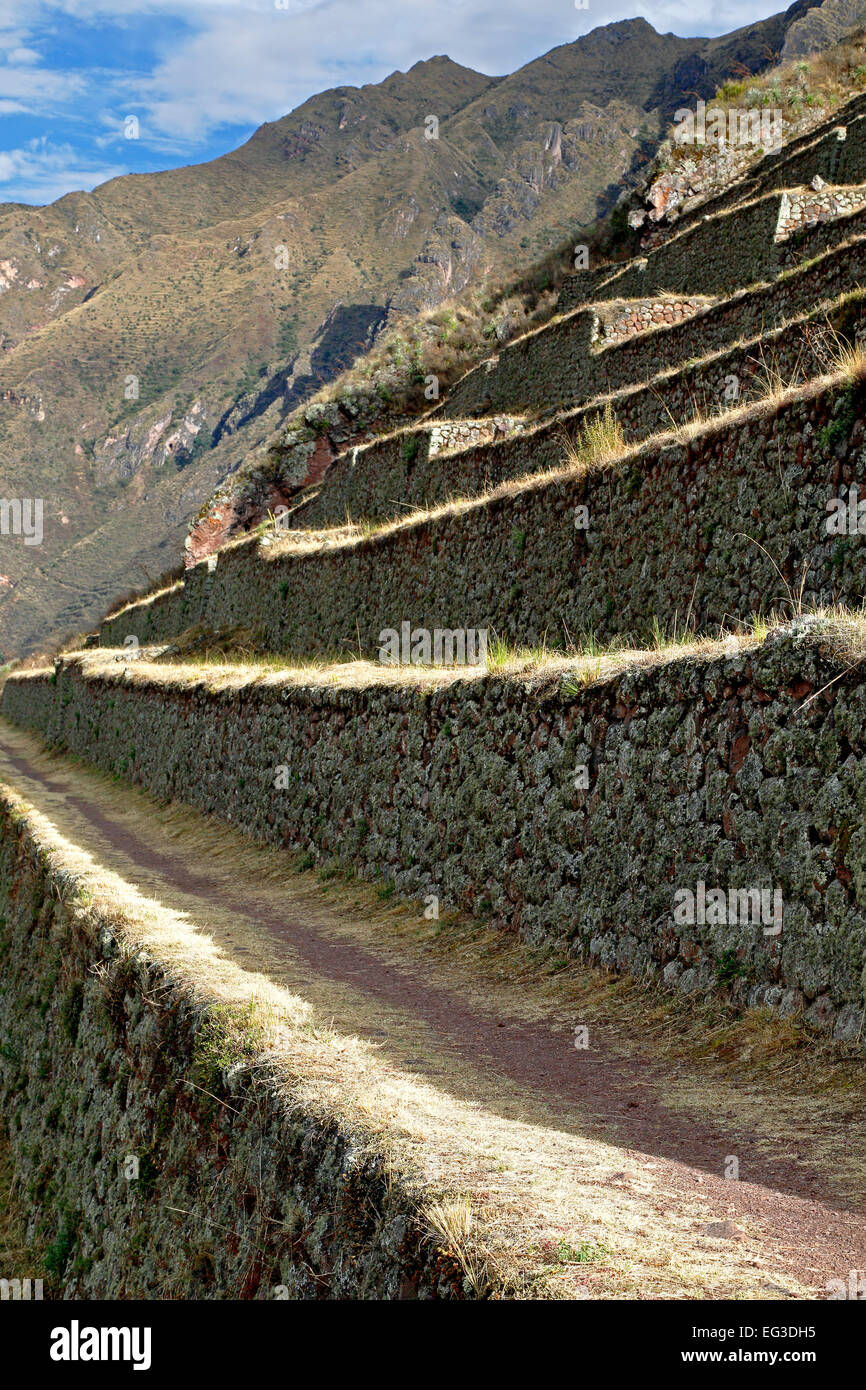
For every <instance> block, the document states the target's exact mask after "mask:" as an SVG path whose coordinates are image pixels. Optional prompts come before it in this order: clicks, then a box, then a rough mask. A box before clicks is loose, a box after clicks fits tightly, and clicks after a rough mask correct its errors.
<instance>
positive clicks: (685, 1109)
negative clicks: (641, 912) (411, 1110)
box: [0, 725, 866, 1298]
mask: <svg viewBox="0 0 866 1390" xmlns="http://www.w3.org/2000/svg"><path fill="white" fill-rule="evenodd" d="M0 774H2V776H3V779H4V781H6V782H8V783H9V784H10V785H12V786H13V787H14V788H15V789H16V790H17V791H18V792H19V793H20V794H21V795H22V796H24V797H25V798H26V799H27V800H29V801H30V802H31V803H32V804H34V805H35V806H36V807H37V809H39V810H40V811H41V812H42V813H43V814H44V815H45V816H46V817H47V818H48V819H50V820H51V821H52V823H53V824H54V825H55V826H56V827H57V828H58V830H59V831H60V832H61V833H62V834H63V835H64V837H66V838H67V839H70V840H74V842H75V843H76V844H79V845H82V846H83V847H84V848H86V849H87V850H88V852H89V853H91V854H92V855H93V857H94V858H95V859H96V860H97V861H98V862H99V863H101V864H104V865H105V866H106V867H108V868H111V869H112V870H113V871H114V872H116V873H117V874H119V875H121V877H122V878H123V879H124V880H125V881H126V882H128V883H130V884H132V885H134V886H135V887H136V888H137V889H138V890H139V891H140V892H141V893H144V894H147V895H150V896H151V897H157V898H158V900H159V901H160V902H162V903H166V904H168V905H170V906H172V907H174V908H176V909H177V910H180V911H183V912H185V913H187V914H189V915H190V916H191V917H193V919H194V920H195V921H196V922H197V923H199V924H200V925H201V927H202V929H203V930H206V931H207V932H208V933H209V934H211V935H212V936H213V937H214V939H215V940H216V941H218V943H219V945H220V946H221V948H222V949H223V950H225V951H226V952H228V953H230V954H231V955H232V956H233V957H234V958H235V959H236V960H237V961H238V962H240V963H241V964H243V965H246V966H247V968H250V967H254V968H255V969H257V970H260V971H264V972H265V973H267V974H268V975H269V977H271V978H273V979H275V980H277V981H278V982H279V983H280V984H282V985H285V986H287V987H291V988H292V989H293V990H295V991H296V992H297V993H298V994H300V995H301V996H302V997H304V998H305V999H308V1000H309V1001H310V1003H311V1004H312V1005H313V1007H314V1010H315V1012H316V1014H317V1016H318V1017H320V1018H323V1019H325V1020H327V1021H328V1022H330V1023H331V1024H332V1026H333V1027H334V1028H336V1029H339V1030H341V1031H346V1032H348V1033H350V1034H352V1035H354V1036H356V1037H361V1038H366V1039H369V1040H370V1041H371V1042H372V1043H374V1044H375V1046H376V1047H377V1049H378V1050H379V1051H380V1052H381V1054H383V1055H384V1056H386V1057H387V1058H388V1059H389V1060H390V1061H391V1062H392V1063H393V1064H394V1065H395V1066H398V1067H400V1068H401V1069H403V1070H405V1071H407V1072H408V1073H409V1074H410V1075H415V1076H417V1077H419V1078H421V1079H423V1081H424V1082H425V1083H427V1084H429V1085H432V1086H433V1087H436V1088H437V1089H438V1090H439V1091H440V1092H441V1091H442V1090H443V1089H444V1090H445V1091H446V1092H447V1094H448V1095H451V1096H454V1097H456V1098H459V1100H460V1101H461V1102H462V1103H464V1104H467V1105H469V1106H471V1107H473V1108H475V1109H476V1110H477V1108H478V1107H481V1109H482V1119H483V1115H484V1112H486V1113H487V1114H489V1116H490V1117H491V1121H492V1118H493V1117H494V1116H495V1117H496V1119H497V1121H502V1122H505V1123H511V1122H517V1123H519V1124H520V1126H522V1127H525V1126H527V1125H529V1126H532V1127H533V1128H534V1130H536V1131H537V1132H538V1134H539V1144H540V1145H541V1146H543V1144H544V1142H546V1138H547V1137H550V1136H554V1135H555V1136H556V1137H557V1142H561V1141H562V1137H563V1136H566V1137H567V1136H577V1137H579V1139H580V1141H581V1143H583V1144H586V1143H597V1144H598V1145H600V1146H602V1150H600V1152H601V1151H603V1152H604V1153H605V1155H606V1156H607V1157H606V1158H605V1164H604V1167H605V1173H604V1174H603V1175H602V1176H601V1177H600V1178H599V1175H596V1177H595V1178H594V1179H593V1183H594V1184H595V1185H599V1186H600V1187H601V1188H602V1189H604V1188H606V1189H607V1191H608V1195H610V1194H611V1193H613V1192H614V1191H615V1190H617V1189H618V1190H620V1191H621V1192H622V1193H624V1194H626V1195H627V1196H628V1199H629V1212H632V1211H633V1212H634V1213H635V1215H634V1219H633V1221H632V1224H631V1225H630V1227H629V1233H630V1245H634V1244H635V1243H638V1244H639V1242H640V1241H641V1239H644V1240H646V1239H650V1240H652V1239H655V1240H656V1242H657V1243H663V1242H661V1237H660V1236H659V1235H658V1232H659V1230H660V1229H663V1228H664V1227H665V1225H666V1223H668V1222H670V1225H671V1248H672V1253H670V1254H669V1256H668V1257H667V1264H668V1266H669V1267H671V1269H672V1275H671V1277H672V1278H673V1279H674V1284H676V1282H677V1279H676V1277H675V1275H676V1266H677V1256H676V1251H677V1249H681V1250H682V1251H683V1258H684V1259H685V1258H686V1250H685V1247H686V1246H688V1259H686V1264H688V1265H689V1268H691V1267H692V1265H693V1263H694V1260H695V1259H698V1260H700V1259H701V1258H705V1259H706V1260H707V1262H708V1264H713V1265H714V1266H718V1268H720V1269H721V1271H722V1275H721V1276H720V1278H719V1277H714V1280H713V1282H712V1285H711V1286H710V1287H708V1289H707V1292H709V1293H711V1294H712V1293H713V1292H725V1291H727V1289H726V1286H725V1282H724V1269H725V1266H726V1263H727V1264H729V1265H730V1268H731V1277H732V1280H733V1283H732V1285H731V1288H736V1290H737V1291H746V1290H748V1292H750V1293H751V1295H752V1296H759V1297H768V1298H774V1297H784V1296H786V1294H787V1295H790V1294H794V1295H796V1294H799V1295H800V1296H803V1294H804V1292H805V1291H812V1292H813V1294H814V1296H822V1294H823V1292H824V1289H825V1285H826V1281H827V1280H828V1279H831V1278H844V1279H847V1275H848V1271H849V1270H851V1269H863V1268H866V1222H864V1218H863V1212H864V1210H866V1202H864V1200H863V1182H862V1161H861V1155H862V1154H863V1150H864V1145H863V1107H862V1103H861V1101H862V1095H860V1096H858V1095H853V1094H848V1095H847V1097H843V1098H841V1099H840V1102H839V1104H838V1105H837V1106H835V1108H834V1106H833V1105H830V1107H829V1110H828V1107H827V1105H826V1103H824V1104H822V1106H820V1107H819V1106H817V1104H816V1119H815V1123H814V1125H810V1123H809V1115H810V1107H809V1104H808V1097H807V1096H802V1095H799V1096H797V1095H792V1096H791V1097H789V1098H787V1099H788V1104H789V1107H792V1108H789V1110H788V1111H787V1112H786V1111H785V1100H786V1098H785V1097H784V1096H782V1095H780V1094H779V1093H778V1091H774V1090H773V1089H771V1088H768V1091H767V1094H766V1095H765V1096H762V1095H761V1094H760V1093H758V1094H757V1095H756V1094H755V1091H754V1088H753V1087H752V1088H751V1089H749V1091H748V1104H746V1103H745V1101H743V1103H742V1104H741V1103H740V1100H739V1097H738V1091H737V1084H736V1078H734V1079H733V1080H731V1079H730V1077H728V1078H727V1079H726V1078H725V1077H724V1076H720V1075H719V1074H718V1073H717V1071H716V1072H714V1071H713V1069H712V1068H711V1067H709V1065H708V1066H707V1067H706V1068H705V1069H704V1071H703V1072H702V1071H701V1068H700V1067H699V1066H698V1067H697V1069H696V1067H695V1065H693V1064H691V1063H688V1062H685V1061H683V1060H679V1061H678V1060H676V1059H675V1058H672V1057H671V1056H670V1055H667V1056H661V1055H659V1049H658V1048H657V1047H654V1046H653V1045H651V1043H650V1042H649V1041H648V1042H647V1043H646V1044H644V1043H643V1042H642V1040H641V1037H640V1036H639V1035H638V1036H634V1034H633V1033H632V1035H631V1036H629V1035H628V1034H629V1029H630V1027H631V1025H633V1022H634V1013H633V1011H632V1013H631V1014H629V1015H628V1016H626V1014H624V1013H622V1012H621V1011H620V1012H619V1013H618V1011H617V1005H616V1001H615V1000H608V1002H607V1005H606V1006H605V1008H603V1009H601V1010H599V1009H598V1008H596V1009H595V1011H594V1012H595V1015H596V1016H595V1017H594V1018H593V1020H592V1022H591V1023H590V1024H589V1037H590V1046H589V1048H588V1049H586V1050H582V1049H576V1048H575V1046H574V1043H573V1029H574V1026H575V1024H576V1023H580V1022H582V1021H583V1015H582V1014H581V1013H579V1012H576V1011H575V1003H574V1002H571V1003H570V1002H569V995H568V988H567V984H568V982H567V981H563V980H562V979H561V978H557V980H556V982H555V984H554V985H551V983H550V981H548V982H547V983H543V982H536V981H535V980H534V978H533V974H532V971H531V969H526V968H524V969H523V970H522V972H520V977H519V978H515V979H514V980H512V981H509V980H508V979H507V977H506V978H503V974H502V972H501V971H498V972H497V971H496V970H491V969H490V968H489V965H488V964H487V963H486V962H485V959H484V954H483V953H479V954H476V955H473V954H472V953H471V952H469V951H467V950H463V951H462V952H457V953H455V952H454V951H452V952H450V953H449V952H448V951H447V950H445V949H444V948H443V947H441V946H440V945H437V938H436V936H435V932H434V930H433V928H432V927H431V924H428V923H422V922H419V921H418V919H417V917H416V918H410V919H409V920H408V922H407V918H406V913H405V909H401V910H399V911H396V912H395V909H394V908H393V907H391V906H390V905H389V907H388V908H387V909H385V908H384V907H381V908H377V907H376V906H375V905H374V904H373V902H372V899H373V895H372V894H371V892H370V890H369V889H367V888H366V887H364V888H359V889H357V890H356V896H355V899H354V900H353V901H346V900H345V899H346V894H345V892H344V891H343V890H342V889H340V887H339V885H338V886H337V890H336V892H334V891H332V892H331V893H329V892H328V891H327V885H325V886H322V885H320V884H318V883H316V882H315V880H313V879H312V877H311V876H310V875H292V874H290V873H289V872H288V870H287V869H286V867H285V856H280V855H279V854H278V853H277V852H276V851H270V850H264V851H263V850H262V849H260V848H258V847H256V846H253V845H250V844H249V843H248V842H244V841H243V840H242V839H241V837H239V836H235V835H234V833H233V832H230V831H227V830H224V829H222V828H220V827H216V826H214V825H213V823H208V822H204V821H203V820H202V818H200V817H196V816H194V814H193V813H191V812H189V811H183V813H182V814H179V813H178V812H177V811H174V812H172V811H171V810H169V811H165V810H164V809H160V810H159V811H158V813H156V814H155V813H154V803H152V802H150V801H149V800H144V799H143V798H142V796H141V795H140V794H139V793H137V792H135V791H133V790H131V789H124V788H121V787H119V786H118V785H117V784H113V783H111V782H109V781H108V779H106V778H102V777H101V776H100V775H99V774H96V773H93V772H91V771H88V770H86V769H82V768H81V767H80V766H77V765H75V764H73V763H72V762H71V761H69V760H66V759H62V758H57V757H50V756H49V755H47V754H45V753H43V752H41V751H40V749H39V745H38V743H37V742H36V741H35V740H33V739H31V738H29V737H28V736H26V735H24V734H22V733H21V732H20V731H17V730H13V729H11V728H10V727H9V726H7V725H3V726H2V731H0ZM226 836H230V837H232V843H231V844H230V845H229V844H228V843H227V842H225V843H224V841H225V837H226ZM245 856H246V862H245V861H244V857H245ZM191 865H192V866H194V867H190V866H191ZM335 899H336V900H335ZM519 949H520V948H519V947H517V946H515V944H514V943H511V944H510V946H509V950H511V951H512V952H514V951H517V950H519ZM568 973H571V972H568ZM574 973H575V975H576V976H583V978H584V980H585V977H586V974H587V972H574ZM572 998H573V997H572ZM578 1007H579V1005H578ZM590 1012H592V1011H590ZM599 1015H600V1016H599ZM744 1094H745V1092H744ZM825 1102H826V1098H825ZM819 1110H820V1114H818V1113H817V1112H818V1111H819ZM774 1111H775V1112H776V1113H777V1114H778V1115H780V1116H786V1123H782V1122H781V1121H780V1123H779V1124H778V1125H774V1122H773V1113H774ZM810 1130H811V1132H810ZM491 1132H492V1131H491ZM494 1148H495V1145H494ZM539 1153H540V1151H539ZM617 1153H618V1155H619V1157H618V1160H617V1157H616V1155H617ZM852 1154H855V1155H856V1156H857V1157H856V1159H854V1160H852V1159H851V1157H850V1155H852ZM611 1155H612V1156H611ZM834 1155H835V1161H836V1166H837V1168H838V1169H839V1170H842V1171H840V1172H837V1171H834V1167H833V1161H834ZM490 1157H491V1155H488V1158H490ZM731 1157H735V1158H736V1160H737V1162H738V1164H739V1181H732V1180H730V1179H729V1178H726V1177H725V1175H724V1174H725V1168H726V1165H728V1167H729V1168H730V1158H731ZM558 1161H559V1159H557V1162H558ZM617 1163H618V1164H619V1167H618V1168H617ZM490 1166H495V1162H494V1163H493V1164H492V1165H490V1164H488V1167H490ZM539 1166H543V1165H542V1163H541V1156H539ZM846 1168H847V1170H848V1171H845V1170H846ZM567 1181H568V1182H569V1183H570V1184H572V1185H574V1184H577V1186H578V1187H579V1186H580V1173H579V1172H571V1171H569V1172H568V1173H567ZM601 1195H602V1196H603V1193H602V1194H601ZM527 1200H529V1198H527ZM598 1200H600V1197H599V1194H598V1193H595V1194H594V1196H593V1201H594V1202H595V1203H596V1207H597V1204H598ZM589 1209H593V1210H594V1209H595V1208H593V1206H592V1203H590V1208H588V1210H589ZM631 1219H632V1218H631V1217H629V1220H631ZM616 1220H622V1215H621V1214H620V1216H619V1217H617V1218H615V1221H614V1224H616ZM723 1223H726V1224H723ZM714 1228H715V1229H714ZM606 1229H609V1228H608V1227H606ZM684 1231H687V1232H688V1235H687V1236H686V1235H684ZM702 1252H703V1254H702ZM662 1263H665V1261H664V1260H663V1261H662ZM683 1268H684V1269H685V1265H684V1266H683ZM749 1268H752V1269H754V1271H755V1275H754V1280H753V1286H752V1287H751V1288H750V1289H749V1288H748V1284H749V1280H748V1275H747V1271H748V1269H749ZM682 1277H683V1279H684V1280H685V1283H686V1285H688V1282H689V1279H691V1278H692V1277H693V1276H692V1275H688V1277H687V1276H686V1275H685V1274H683V1276H682ZM576 1280H577V1282H576V1287H575V1291H574V1292H575V1293H577V1294H578V1295H579V1294H580V1292H581V1288H584V1287H586V1288H588V1289H589V1290H591V1291H595V1290H594V1280H593V1278H592V1276H591V1275H590V1274H588V1273H587V1272H586V1271H585V1270H580V1271H579V1274H578V1276H577V1277H576ZM744 1280H745V1283H744ZM611 1291H612V1290H609V1289H608V1290H606V1292H611ZM672 1291H673V1288H672V1287H671V1288H668V1289H665V1288H664V1280H661V1282H660V1283H659V1284H658V1285H657V1286H656V1287H655V1288H654V1289H650V1290H648V1292H650V1293H652V1292H662V1293H663V1292H668V1293H670V1292H672ZM613 1292H615V1290H613ZM628 1292H629V1293H630V1295H632V1296H633V1295H634V1292H635V1290H634V1288H631V1289H629V1290H628ZM684 1292H685V1290H684ZM697 1292H699V1290H693V1293H697ZM572 1296H574V1293H573V1294H572ZM584 1296H585V1295H584ZM681 1296H682V1295H681ZM687 1296H688V1295H687Z"/></svg>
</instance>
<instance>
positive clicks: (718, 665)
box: [3, 625, 866, 1040]
mask: <svg viewBox="0 0 866 1390" xmlns="http://www.w3.org/2000/svg"><path fill="white" fill-rule="evenodd" d="M834 641H835V638H834V637H833V635H832V634H829V635H827V634H825V635H824V636H822V634H821V631H820V629H809V628H803V627H799V628H798V627H797V626H796V625H795V627H794V628H793V629H790V630H782V631H781V632H778V633H775V634H771V636H770V638H768V639H767V641H766V642H765V643H764V645H763V646H760V647H754V648H751V649H743V650H741V651H739V652H737V653H736V654H730V655H715V656H712V657H695V656H691V657H685V658H683V659H678V660H674V661H665V662H663V663H662V662H660V663H659V664H658V665H656V666H655V667H653V666H648V665H643V664H637V665H632V666H630V667H626V668H625V669H624V670H621V671H620V672H619V673H618V674H614V675H611V676H610V677H608V678H606V679H602V680H598V681H596V682H595V683H593V684H590V685H589V686H585V687H584V688H583V689H582V691H581V693H580V694H575V693H573V692H572V693H568V687H567V686H563V685H561V684H559V683H558V681H557V680H556V679H554V678H552V677H548V678H547V680H546V682H542V683H541V684H540V685H538V684H537V685H536V686H533V685H532V683H531V682H526V681H525V680H515V679H510V680H509V679H498V678H493V677H481V678H478V679H475V680H472V679H464V680H455V681H451V682H449V683H445V684H443V685H441V686H438V687H434V688H421V689H419V688H417V687H414V688H413V687H412V686H411V685H410V686H403V687H400V686H397V687H395V686H393V685H391V686H388V685H373V686H367V687H365V688H357V687H350V688H335V687H333V686H316V685H312V684H310V685H307V686H304V687H301V686H298V685H295V684H290V683H285V682H281V681H280V679H279V677H278V676H271V677H270V678H269V679H267V680H266V681H260V680H259V681H254V682H251V683H249V684H246V685H240V686H238V685H237V683H233V688H231V689H226V688H213V689H211V688H208V684H207V681H206V680H205V679H202V680H200V681H198V682H195V683H188V684H186V685H185V686H184V685H183V684H181V683H179V682H177V681H174V680H173V679H172V677H171V675H170V674H167V675H166V676H165V677H163V678H162V679H160V677H158V676H156V675H155V674H154V673H153V668H151V669H150V671H149V672H143V671H140V672H139V673H138V675H135V674H130V672H129V671H126V672H123V671H120V670H118V671H117V672H116V674H109V675H107V676H106V675H105V673H104V670H103V672H102V673H100V672H99V671H98V670H97V669H91V670H90V672H89V673H88V665H87V658H84V660H83V661H82V659H81V658H70V659H67V660H66V661H65V662H64V663H63V664H62V665H61V666H60V667H59V669H58V670H57V672H56V673H55V675H54V676H52V675H51V674H49V673H37V674H34V675H29V676H28V675H24V676H21V677H20V678H14V679H11V680H10V681H8V682H7V684H6V687H5V692H4V697H3V711H4V713H5V714H6V715H7V716H8V717H9V718H11V719H13V720H15V721H16V722H18V723H20V724H23V725H26V726H28V727H29V728H32V729H35V730H38V731H39V732H40V733H41V734H43V735H44V736H45V737H46V738H47V739H49V740H50V741H52V742H54V743H56V744H58V745H60V746H62V747H66V748H68V749H70V750H72V751H73V752H74V753H76V754H80V755H81V756H82V757H84V758H86V759H88V760H89V761H92V762H94V763H96V764H97V765H98V766H99V767H101V768H103V769H105V770H106V771H107V772H110V773H119V774H121V775H123V776H125V777H128V778H132V779H133V780H134V781H136V782H139V783H141V784H143V785H144V786H145V787H147V788H149V789H150V790H151V791H152V792H154V793H156V794H157V795H159V796H163V797H167V798H177V799H180V800H184V801H186V802H189V803H192V804H193V805H195V806H197V807H199V808H200V809H201V810H203V811H205V812H211V813H214V814H216V815H217V816H221V817H223V818H228V819H230V820H231V822H232V824H233V825H235V826H236V827H238V828H239V829H241V830H243V831H244V832H247V833H250V834H252V835H254V836H257V837H260V838H264V839H266V840H268V841H271V842H273V843H276V844H284V845H285V846H287V847H291V848H296V849H303V850H304V851H309V850H311V849H312V850H313V851H314V852H315V854H316V855H318V856H322V857H325V858H327V859H334V858H336V859H338V860H340V861H342V862H343V863H344V864H346V865H351V866H354V867H355V868H356V869H357V870H358V872H359V873H360V874H361V875H362V876H366V877H369V878H377V877H379V876H380V875H384V876H385V877H386V878H387V879H388V880H391V881H393V882H394V884H395V885H396V887H397V889H398V890H399V891H400V892H401V893H402V894H404V895H407V896H409V897H417V898H421V897H422V895H424V896H426V895H428V894H431V893H433V894H436V895H437V896H439V897H440V901H441V904H442V906H443V907H444V906H446V905H447V906H448V907H453V906H456V907H458V908H460V909H464V910H467V911H469V912H471V913H474V914H477V915H480V916H482V917H489V918H490V919H491V920H492V921H493V922H494V923H495V924H496V925H497V926H499V927H501V928H505V929H509V930H517V931H519V932H520V933H522V935H523V936H524V937H526V938H527V939H528V940H530V941H533V942H538V943H541V942H551V943H553V942H555V943H559V944H560V945H561V946H562V947H564V948H565V949H567V951H568V952H569V953H571V954H572V955H574V956H576V957H581V958H585V959H588V960H590V961H592V962H595V963H599V964H602V965H604V966H610V967H616V968H618V969H622V970H629V971H631V972H633V973H634V974H636V975H638V976H643V975H649V976H654V977H659V976H663V977H664V980H665V981H666V982H667V983H668V984H670V985H675V986H677V987H678V988H679V989H680V990H682V991H685V992H692V991H700V992H710V991H713V990H715V989H718V988H719V987H724V988H726V989H728V988H732V991H733V995H734V997H735V998H736V999H737V1000H739V1001H740V1002H741V1003H749V1004H752V1005H756V1004H765V1005H769V1006H773V1007H777V1008H779V1009H781V1010H782V1011H783V1012H784V1013H786V1014H790V1013H794V1012H796V1011H803V1013H804V1014H805V1017H806V1019H807V1020H808V1021H809V1022H811V1023H814V1024H815V1025H817V1026H819V1027H823V1028H826V1029H830V1030H832V1031H833V1032H834V1034H835V1036H836V1037H837V1038H840V1039H846V1040H849V1039H850V1040H853V1039H855V1038H856V1036H857V1035H858V1031H859V1028H860V1025H861V1022H862V1016H863V1008H864V1000H863V970H864V963H866V918H864V907H866V816H864V812H866V733H864V719H863V711H864V708H866V705H864V700H866V685H864V675H863V666H862V664H856V663H855V664H853V665H852V664H851V662H850V661H849V660H847V659H845V658H840V657H837V656H835V655H834ZM286 765H287V766H288V768H289V769H290V778H289V785H288V786H286V787H284V786H283V781H282V780H281V779H279V778H278V777H277V776H276V775H275V774H276V771H277V769H278V768H279V767H281V766H286ZM278 782H279V789H278V787H277V783H278ZM740 890H756V891H758V890H760V891H761V892H764V893H765V894H767V899H766V901H765V904H764V907H763V909H762V910H763V915H762V916H761V918H760V920H756V912H755V909H754V908H753V909H752V910H751V916H750V915H749V911H748V910H747V909H746V906H745V905H744V903H743V900H741V899H740V898H739V896H738V895H739V892H740ZM710 892H713V893H714V894H715V895H716V896H715V903H716V905H717V906H716V907H715V908H714V909H713V911H712V912H710V913H707V912H706V911H704V912H703V913H702V912H701V909H700V907H699V906H698V904H699V903H700V902H701V900H702V894H703V895H704V897H705V895H707V894H709V893H710ZM687 893H692V894H693V895H694V899H693V903H694V910H693V911H692V912H691V913H689V910H688V898H687V896H686V894H687ZM719 893H721V894H722V899H721V903H722V911H721V912H719V910H718V904H719V897H718V894H719ZM751 901H752V902H754V899H752V900H751ZM420 910H421V909H420V908H419V911H420ZM689 917H691V920H689ZM707 918H709V920H707Z"/></svg>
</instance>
